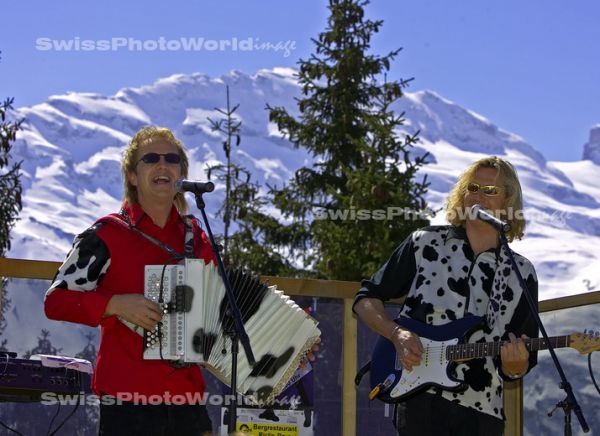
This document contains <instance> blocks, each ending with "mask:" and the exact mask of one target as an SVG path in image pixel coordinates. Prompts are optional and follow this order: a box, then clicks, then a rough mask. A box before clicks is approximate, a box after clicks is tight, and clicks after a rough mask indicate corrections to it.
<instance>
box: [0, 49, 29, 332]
mask: <svg viewBox="0 0 600 436" xmlns="http://www.w3.org/2000/svg"><path fill="white" fill-rule="evenodd" d="M0 53H1V52H0ZM13 102H14V99H13V98H7V99H6V100H5V101H4V102H3V103H1V104H0V256H4V255H5V254H6V251H7V250H10V230H11V229H12V227H13V226H14V224H15V221H16V220H17V215H18V214H19V212H20V211H21V208H22V204H21V191H22V187H21V179H20V177H21V173H20V169H21V162H18V163H13V164H12V165H10V164H9V162H10V150H11V148H12V142H14V140H15V138H16V135H17V132H18V131H19V130H20V129H21V124H22V123H23V121H24V120H17V121H13V120H11V119H10V117H9V112H10V111H11V110H12V109H13V107H12V105H13ZM7 283H8V281H7V280H6V279H4V278H0V335H2V332H3V331H4V329H5V328H6V320H5V319H4V314H5V313H6V311H7V310H8V308H9V307H10V299H9V298H8V296H7V295H6V285H7Z"/></svg>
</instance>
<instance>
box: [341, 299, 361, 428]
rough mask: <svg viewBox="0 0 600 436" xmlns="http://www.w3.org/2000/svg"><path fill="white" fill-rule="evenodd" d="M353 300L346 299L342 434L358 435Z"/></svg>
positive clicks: (355, 334) (355, 323)
mask: <svg viewBox="0 0 600 436" xmlns="http://www.w3.org/2000/svg"><path fill="white" fill-rule="evenodd" d="M353 302H354V300H353V299H351V298H344V330H343V332H342V341H343V369H342V434H343V435H344V436H355V435H356V389H355V387H354V377H355V376H356V359H357V352H358V347H357V339H356V337H357V330H358V323H357V322H356V318H354V317H353V316H352V303H353Z"/></svg>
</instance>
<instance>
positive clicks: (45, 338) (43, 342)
mask: <svg viewBox="0 0 600 436" xmlns="http://www.w3.org/2000/svg"><path fill="white" fill-rule="evenodd" d="M61 351H62V348H56V347H54V346H53V345H52V342H51V341H50V332H49V331H48V330H46V329H42V331H41V336H38V344H37V346H35V347H34V348H32V349H31V350H29V351H26V352H25V353H24V354H23V359H29V358H30V357H31V356H33V355H34V354H51V355H53V356H56V355H58V354H60V353H61Z"/></svg>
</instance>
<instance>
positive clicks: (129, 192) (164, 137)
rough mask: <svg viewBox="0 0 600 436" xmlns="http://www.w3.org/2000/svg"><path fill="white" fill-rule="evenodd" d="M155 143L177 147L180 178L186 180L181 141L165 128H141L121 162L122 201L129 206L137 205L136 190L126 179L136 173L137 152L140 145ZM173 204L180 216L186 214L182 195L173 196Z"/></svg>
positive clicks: (185, 204) (179, 193)
mask: <svg viewBox="0 0 600 436" xmlns="http://www.w3.org/2000/svg"><path fill="white" fill-rule="evenodd" d="M157 141H164V142H168V143H169V144H173V145H174V146H175V147H177V151H178V153H179V156H181V163H180V165H181V176H182V177H184V178H187V175H188V168H189V161H188V157H187V154H186V152H185V148H184V146H183V144H182V143H181V141H179V140H178V139H177V138H175V135H174V134H173V132H172V131H171V130H169V129H167V128H166V127H157V126H145V127H142V128H141V129H140V130H139V131H138V132H137V133H136V134H135V136H134V137H133V138H132V139H131V141H130V142H129V146H128V147H127V149H126V150H125V152H124V154H123V160H122V161H121V173H122V175H123V185H124V190H123V192H124V200H125V201H126V202H127V203H129V204H137V203H138V195H137V188H136V187H135V186H133V185H132V184H131V182H130V181H129V177H127V176H128V174H129V173H132V172H133V173H135V171H136V164H137V162H138V160H139V157H138V156H137V152H138V150H139V148H140V147H141V146H142V145H145V144H149V143H152V142H157ZM173 204H175V207H176V208H177V210H178V211H179V213H180V214H185V213H187V210H188V204H187V202H186V201H185V197H184V196H183V193H181V192H178V193H177V194H175V198H174V199H173Z"/></svg>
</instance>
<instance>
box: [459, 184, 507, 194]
mask: <svg viewBox="0 0 600 436" xmlns="http://www.w3.org/2000/svg"><path fill="white" fill-rule="evenodd" d="M467 191H469V192H470V193H472V194H475V193H477V192H479V191H481V193H482V194H483V195H487V196H488V197H495V196H496V195H498V194H500V192H502V191H504V186H494V185H485V186H484V185H480V184H479V183H475V182H471V183H469V184H468V185H467Z"/></svg>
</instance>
